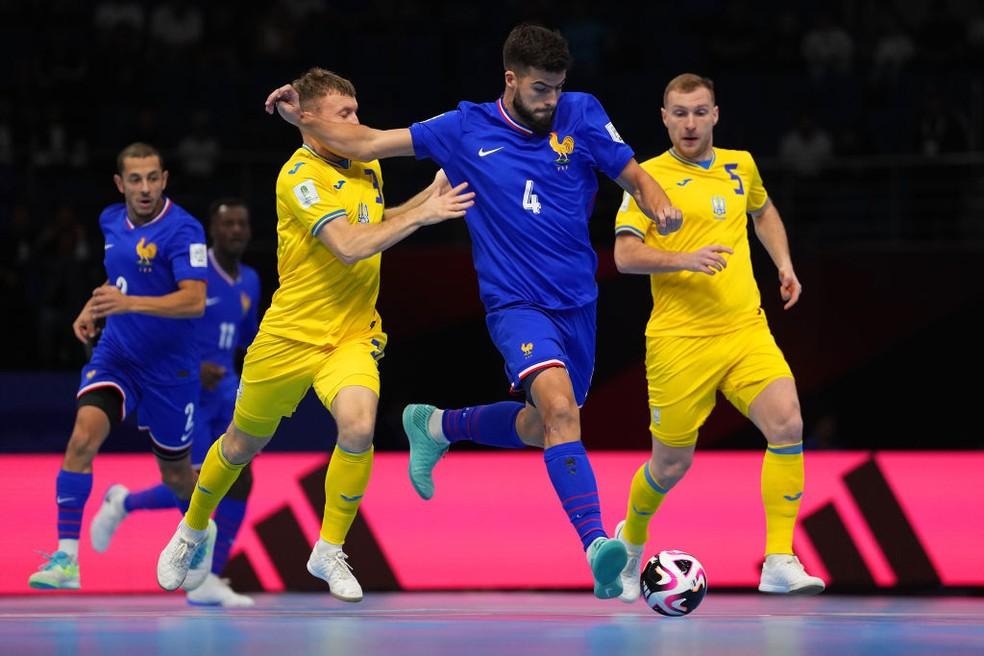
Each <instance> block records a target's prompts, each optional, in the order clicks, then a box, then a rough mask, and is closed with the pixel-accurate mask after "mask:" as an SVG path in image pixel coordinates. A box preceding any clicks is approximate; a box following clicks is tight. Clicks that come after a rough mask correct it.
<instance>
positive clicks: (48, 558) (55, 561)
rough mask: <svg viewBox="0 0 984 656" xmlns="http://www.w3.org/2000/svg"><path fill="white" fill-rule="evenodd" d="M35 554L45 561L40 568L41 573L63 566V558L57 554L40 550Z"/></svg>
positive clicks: (36, 550) (35, 551)
mask: <svg viewBox="0 0 984 656" xmlns="http://www.w3.org/2000/svg"><path fill="white" fill-rule="evenodd" d="M34 553H36V554H38V555H39V556H41V557H42V558H44V559H45V562H43V563H41V565H40V566H39V567H38V571H39V572H44V571H46V570H49V569H52V568H54V567H57V566H58V565H60V564H61V562H60V561H61V560H62V558H61V557H60V556H58V554H57V553H48V552H47V551H41V550H40V549H35V550H34Z"/></svg>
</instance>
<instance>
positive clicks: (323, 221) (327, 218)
mask: <svg viewBox="0 0 984 656" xmlns="http://www.w3.org/2000/svg"><path fill="white" fill-rule="evenodd" d="M345 215H346V213H345V210H335V211H334V212H329V213H328V214H325V215H324V216H323V217H321V218H320V219H318V220H317V221H316V222H315V224H314V227H312V228H311V236H312V237H317V236H318V231H319V230H321V229H322V228H323V227H325V226H326V225H328V224H329V223H331V222H332V221H334V220H335V219H338V218H341V217H343V216H345Z"/></svg>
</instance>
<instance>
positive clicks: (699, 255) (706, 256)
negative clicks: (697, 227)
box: [684, 244, 735, 276]
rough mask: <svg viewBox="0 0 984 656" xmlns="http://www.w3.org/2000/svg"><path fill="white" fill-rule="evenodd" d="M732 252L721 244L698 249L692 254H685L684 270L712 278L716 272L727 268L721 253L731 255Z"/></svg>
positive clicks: (726, 262)
mask: <svg viewBox="0 0 984 656" xmlns="http://www.w3.org/2000/svg"><path fill="white" fill-rule="evenodd" d="M734 252H735V251H734V250H733V249H731V248H728V247H727V246H722V245H721V244H714V245H713V246H704V247H702V248H698V249H697V250H695V251H694V252H693V253H688V254H687V255H688V258H687V262H686V264H685V266H684V270H685V271H693V272H694V273H706V274H707V275H709V276H713V275H714V274H715V273H717V272H718V271H724V268H725V267H726V266H728V261H727V260H726V259H724V255H722V253H727V254H728V255H732V254H733V253H734Z"/></svg>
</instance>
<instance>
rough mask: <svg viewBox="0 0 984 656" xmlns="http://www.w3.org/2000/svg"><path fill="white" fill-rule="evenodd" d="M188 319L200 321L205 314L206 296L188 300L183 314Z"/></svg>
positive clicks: (195, 296)
mask: <svg viewBox="0 0 984 656" xmlns="http://www.w3.org/2000/svg"><path fill="white" fill-rule="evenodd" d="M183 314H184V318H186V319H198V318H199V317H201V316H204V314H205V294H195V295H194V296H193V297H192V298H190V299H189V300H188V303H187V304H186V305H185V311H184V312H183Z"/></svg>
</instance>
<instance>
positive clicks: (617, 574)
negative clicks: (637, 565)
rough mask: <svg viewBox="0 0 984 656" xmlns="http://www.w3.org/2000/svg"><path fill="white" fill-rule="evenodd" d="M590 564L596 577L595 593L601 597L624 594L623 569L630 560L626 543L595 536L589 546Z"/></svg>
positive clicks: (607, 597) (592, 574)
mask: <svg viewBox="0 0 984 656" xmlns="http://www.w3.org/2000/svg"><path fill="white" fill-rule="evenodd" d="M587 557H588V565H590V566H591V576H593V577H594V595H595V596H596V597H598V598H599V599H612V598H614V597H618V596H619V595H621V594H622V578H621V574H622V570H623V569H624V568H625V563H626V562H628V560H629V554H628V552H626V550H625V545H624V544H623V543H622V542H621V541H620V540H610V539H608V538H595V541H594V542H592V543H591V545H590V546H589V547H588V552H587Z"/></svg>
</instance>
